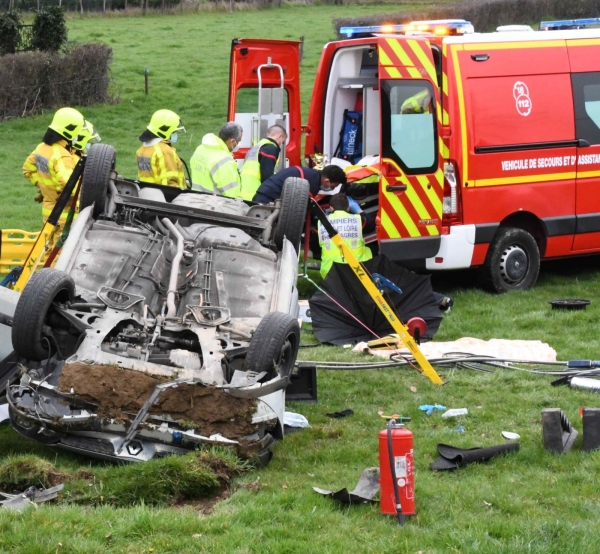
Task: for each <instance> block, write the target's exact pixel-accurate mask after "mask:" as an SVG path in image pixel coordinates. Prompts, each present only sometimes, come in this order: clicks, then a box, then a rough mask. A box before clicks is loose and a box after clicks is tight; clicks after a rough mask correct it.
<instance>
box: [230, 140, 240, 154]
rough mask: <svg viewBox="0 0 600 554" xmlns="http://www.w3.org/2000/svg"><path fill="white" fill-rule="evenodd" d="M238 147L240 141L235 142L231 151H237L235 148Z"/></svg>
mask: <svg viewBox="0 0 600 554" xmlns="http://www.w3.org/2000/svg"><path fill="white" fill-rule="evenodd" d="M239 147H240V143H239V142H237V141H236V142H235V146H234V147H233V150H232V152H237V149H238V148H239Z"/></svg>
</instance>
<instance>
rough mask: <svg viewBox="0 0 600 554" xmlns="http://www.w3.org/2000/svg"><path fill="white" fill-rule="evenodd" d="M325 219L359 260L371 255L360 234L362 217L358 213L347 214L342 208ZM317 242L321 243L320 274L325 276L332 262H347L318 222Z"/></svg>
mask: <svg viewBox="0 0 600 554" xmlns="http://www.w3.org/2000/svg"><path fill="white" fill-rule="evenodd" d="M327 219H329V222H330V223H331V225H333V227H334V229H335V230H336V231H337V232H338V234H339V235H340V237H342V238H343V239H344V240H345V241H346V243H347V244H348V246H349V247H350V248H351V249H352V252H353V253H354V255H355V256H356V257H357V258H358V261H360V262H366V261H367V260H370V259H371V258H372V257H373V254H372V253H371V249H370V248H369V247H368V246H366V245H365V241H364V239H363V234H362V218H361V216H360V215H358V214H349V213H348V212H345V211H343V210H336V211H335V212H333V213H332V214H330V215H329V216H328V217H327ZM318 231H319V244H320V245H321V276H322V277H323V278H325V276H326V275H327V273H329V270H330V269H331V266H332V265H333V262H337V263H339V264H345V263H347V262H346V260H344V258H343V257H342V255H341V254H340V251H339V250H338V247H337V246H336V245H335V244H334V243H333V241H332V240H331V239H330V238H329V233H328V232H327V230H326V229H325V227H323V226H322V225H321V222H319V224H318Z"/></svg>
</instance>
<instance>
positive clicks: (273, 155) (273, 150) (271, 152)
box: [258, 137, 281, 183]
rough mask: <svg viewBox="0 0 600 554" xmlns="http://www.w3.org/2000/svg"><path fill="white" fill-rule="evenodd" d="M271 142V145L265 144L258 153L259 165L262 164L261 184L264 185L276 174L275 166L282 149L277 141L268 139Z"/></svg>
mask: <svg viewBox="0 0 600 554" xmlns="http://www.w3.org/2000/svg"><path fill="white" fill-rule="evenodd" d="M267 140H268V141H270V143H269V144H264V145H263V146H262V147H261V149H260V150H259V151H258V163H259V164H260V182H261V183H264V182H265V181H266V180H267V179H268V178H269V177H272V176H273V174H274V173H275V166H276V165H277V159H278V158H279V153H280V152H281V148H280V147H279V144H277V141H275V140H273V139H272V138H269V137H267Z"/></svg>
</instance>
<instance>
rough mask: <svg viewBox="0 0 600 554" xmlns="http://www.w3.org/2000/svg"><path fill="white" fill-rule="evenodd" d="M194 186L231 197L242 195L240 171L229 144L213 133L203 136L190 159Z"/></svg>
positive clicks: (197, 188)
mask: <svg viewBox="0 0 600 554" xmlns="http://www.w3.org/2000/svg"><path fill="white" fill-rule="evenodd" d="M190 164H191V172H192V188H193V189H194V190H201V191H205V192H206V191H208V192H212V193H215V194H221V195H223V196H229V197H230V198H236V197H238V196H240V195H241V192H242V190H241V182H240V172H239V171H238V165H237V162H236V161H235V160H234V159H233V156H232V155H231V152H229V148H227V145H226V144H225V143H224V142H223V141H222V140H221V139H220V138H219V137H218V136H217V135H214V134H213V133H209V134H207V135H204V137H202V144H200V146H198V148H196V151H195V152H194V155H193V156H192V157H191V159H190Z"/></svg>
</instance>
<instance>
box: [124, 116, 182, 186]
mask: <svg viewBox="0 0 600 554" xmlns="http://www.w3.org/2000/svg"><path fill="white" fill-rule="evenodd" d="M184 133H185V127H184V126H183V123H182V122H181V119H179V116H178V115H177V114H176V113H175V112H172V111H171V110H158V111H157V112H154V115H153V116H152V119H151V120H150V124H149V125H148V127H147V128H146V130H145V131H144V132H143V133H142V134H141V135H140V141H141V142H142V146H140V148H139V149H138V151H137V152H136V153H135V155H136V161H137V166H138V179H139V180H140V181H144V182H146V183H154V184H156V185H165V186H169V187H179V188H180V189H184V188H186V185H185V175H184V173H183V162H182V161H181V159H180V158H179V156H178V155H177V151H176V150H175V148H173V146H172V145H173V144H174V143H175V142H177V138H178V136H179V135H180V134H184Z"/></svg>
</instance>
